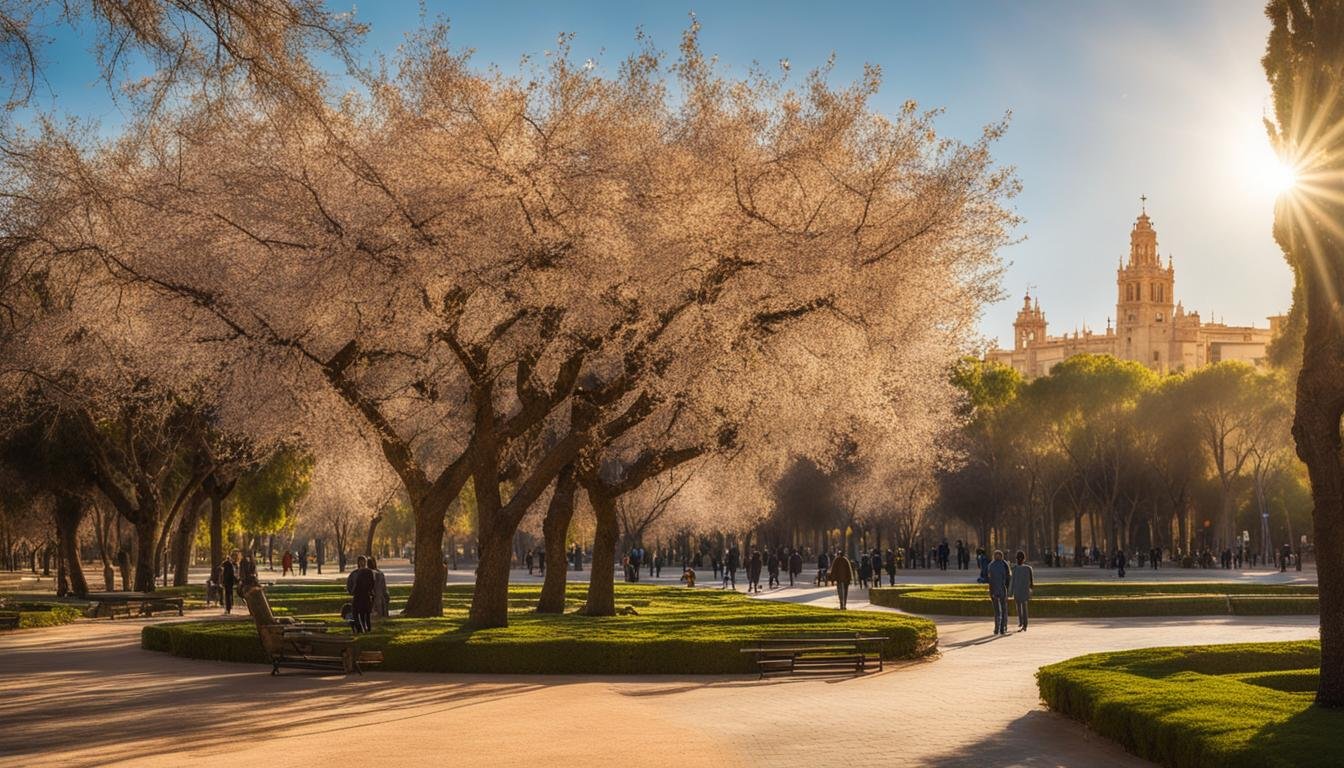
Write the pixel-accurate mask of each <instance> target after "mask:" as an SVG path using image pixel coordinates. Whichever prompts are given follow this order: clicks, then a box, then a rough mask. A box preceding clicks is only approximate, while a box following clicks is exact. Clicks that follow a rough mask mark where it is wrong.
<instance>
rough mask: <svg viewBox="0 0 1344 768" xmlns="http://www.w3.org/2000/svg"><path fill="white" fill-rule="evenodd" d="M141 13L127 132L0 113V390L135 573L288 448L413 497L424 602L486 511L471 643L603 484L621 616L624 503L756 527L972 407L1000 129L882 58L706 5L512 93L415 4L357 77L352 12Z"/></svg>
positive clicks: (334, 477) (532, 78)
mask: <svg viewBox="0 0 1344 768" xmlns="http://www.w3.org/2000/svg"><path fill="white" fill-rule="evenodd" d="M67 5H68V4H67ZM116 5H118V4H115V3H111V4H104V3H99V4H94V5H93V10H92V11H91V13H94V14H95V15H99V16H98V17H99V18H104V17H103V16H101V15H100V14H104V13H107V10H108V8H109V7H111V6H116ZM135 5H136V9H138V11H137V12H136V13H131V14H129V17H128V19H129V20H128V19H122V18H120V17H119V16H117V15H116V14H108V16H107V17H106V18H107V23H108V24H110V25H111V26H110V28H111V29H112V30H113V31H114V32H120V33H122V34H123V35H124V36H125V38H126V39H128V40H131V41H139V44H141V45H142V46H147V47H146V48H145V50H147V51H150V52H151V53H152V54H154V55H152V56H151V58H154V56H157V55H162V56H167V57H170V61H169V62H168V63H171V64H174V65H180V66H173V67H166V68H165V69H164V70H163V71H162V72H161V75H160V77H159V78H150V80H149V81H146V82H147V83H150V85H149V86H147V87H142V88H140V89H138V90H136V91H133V92H132V94H131V96H129V97H128V99H129V102H128V108H127V110H126V112H127V114H128V115H129V119H128V121H127V123H126V124H125V125H123V126H120V130H118V131H116V132H115V133H114V134H113V135H112V137H111V138H105V136H107V134H106V133H103V134H101V135H100V134H98V133H94V132H89V131H84V130H81V129H80V128H79V127H78V126H75V127H71V125H70V124H68V123H66V122H60V121H45V122H43V123H41V124H40V125H39V126H38V127H39V130H37V131H20V130H17V129H15V130H9V131H7V133H6V136H5V140H6V143H7V146H6V152H5V153H4V154H3V156H2V160H0V162H3V164H4V173H5V174H6V177H7V178H6V182H7V184H6V186H7V188H8V189H10V190H12V192H11V194H10V195H9V196H8V197H7V198H6V201H5V204H4V206H3V208H2V209H0V213H3V216H4V221H3V237H4V248H3V251H2V252H3V254H4V260H5V261H4V268H3V271H2V273H3V274H4V275H5V279H4V281H3V282H0V290H3V298H4V302H5V306H6V307H7V308H9V311H8V312H7V313H6V314H5V315H4V316H3V322H4V326H3V335H2V336H0V344H3V345H4V351H3V354H2V355H0V360H3V361H4V363H3V370H2V371H0V382H3V387H4V397H5V399H6V400H7V401H8V402H12V403H13V404H14V406H13V410H14V413H15V415H14V417H13V418H11V419H10V420H9V424H10V425H12V431H15V432H16V433H17V432H18V431H21V430H22V429H23V428H24V427H25V426H26V425H32V429H33V430H35V434H36V435H37V436H38V437H39V438H41V439H44V440H47V443H46V444H48V445H51V446H57V447H60V446H67V445H73V446H75V449H76V451H77V452H78V453H79V454H80V456H79V457H78V462H77V463H78V464H79V465H80V466H85V467H90V468H91V469H90V471H88V472H87V473H86V474H85V475H83V476H82V477H84V478H86V479H87V483H88V484H89V487H91V488H93V489H95V490H96V492H97V493H98V494H101V495H102V497H104V498H105V499H106V501H107V502H108V503H109V504H110V505H111V506H112V507H113V508H115V509H116V510H117V513H118V514H119V515H120V516H121V517H122V518H124V519H125V520H126V521H127V523H128V524H129V526H130V527H131V528H133V529H134V534H135V538H136V540H137V542H138V546H137V555H136V561H137V562H136V568H135V571H136V576H135V584H136V587H137V588H140V589H150V588H152V581H153V579H152V574H153V569H154V562H155V557H156V556H158V554H159V553H160V552H161V551H162V547H163V541H164V539H165V538H166V537H167V536H168V535H169V531H170V529H171V528H172V527H173V525H174V523H175V521H178V520H180V519H181V518H182V517H183V516H184V515H186V514H189V511H190V510H193V509H196V508H197V507H196V506H195V505H194V503H193V497H195V496H197V495H198V494H209V493H224V492H226V491H225V489H227V488H228V486H229V484H230V483H234V482H236V481H237V479H238V478H239V477H241V476H242V474H243V473H244V472H246V471H249V468H252V467H255V466H260V465H262V464H264V463H265V462H267V461H269V460H270V458H271V457H273V456H276V455H280V454H284V453H286V452H294V453H297V454H300V455H302V456H304V457H305V460H311V462H312V465H313V466H312V472H311V484H312V490H311V491H310V493H311V494H312V495H313V496H314V498H315V499H318V500H327V501H330V502H331V503H333V504H335V503H345V504H349V505H352V506H353V507H354V508H356V509H364V510H374V509H377V508H378V506H379V504H378V501H379V499H381V498H384V497H385V494H386V493H387V489H388V488H390V487H394V486H395V487H396V488H397V494H398V495H399V496H400V497H401V499H402V500H403V501H404V503H405V504H406V506H407V507H408V508H409V509H410V511H411V514H412V516H413V518H414V551H415V581H414V585H413V587H412V590H411V594H410V597H409V600H408V602H407V605H406V614H407V615H410V616H435V615H439V614H440V613H441V611H442V605H443V600H442V590H443V585H444V557H443V542H444V539H445V532H446V521H447V519H448V517H449V515H450V513H452V512H453V510H454V509H462V508H463V507H464V506H466V505H464V504H463V500H464V499H467V498H469V499H470V504H469V507H470V508H471V509H472V510H474V533H475V542H474V544H475V550H476V555H477V558H478V562H477V579H476V586H475V594H474V597H473V601H472V605H471V609H470V620H471V621H472V622H473V623H474V624H475V625H477V626H500V625H504V624H505V623H507V608H508V598H507V588H508V574H509V567H510V565H511V562H512V560H513V542H514V539H515V534H516V533H517V531H518V530H519V528H520V526H521V525H522V524H523V521H524V519H525V518H526V517H527V516H528V515H529V514H532V515H538V516H541V518H542V521H543V522H542V529H543V533H544V539H545V542H546V546H547V548H548V553H547V554H548V556H547V561H548V563H563V562H565V558H564V557H563V553H562V549H563V547H564V546H565V543H566V532H567V531H568V530H569V528H570V525H571V522H572V518H573V515H574V513H575V509H576V503H577V501H578V500H579V499H580V498H584V499H586V503H587V505H588V506H589V507H590V508H591V509H592V511H593V514H594V544H593V572H594V573H595V574H597V575H598V578H594V579H593V580H592V581H591V584H590V588H589V589H590V592H589V596H588V600H587V609H588V611H589V612H590V613H594V614H599V615H604V614H609V613H611V612H613V611H614V607H615V606H614V597H613V585H612V575H613V574H614V571H615V552H616V548H617V545H618V540H619V537H620V526H621V516H622V510H623V509H625V510H626V511H627V512H629V511H630V509H631V507H630V506H629V505H628V504H627V500H628V499H630V498H632V496H631V494H641V493H652V494H655V495H656V494H657V493H658V492H657V491H656V490H650V489H655V488H657V487H659V486H660V485H661V484H664V483H666V482H667V480H668V478H669V477H671V475H669V473H672V472H676V471H681V472H686V473H688V474H690V476H691V478H692V479H691V480H690V481H688V482H691V483H693V484H694V485H695V489H694V490H691V489H690V488H689V487H688V488H686V489H685V490H683V491H681V492H679V493H678V494H676V496H677V497H679V498H682V497H684V498H686V499H691V500H698V501H699V502H700V504H699V508H700V509H702V510H703V511H702V512H699V513H698V514H702V515H706V516H709V517H710V518H716V519H718V520H719V521H735V520H737V519H739V518H741V517H744V516H745V517H746V518H751V517H753V516H756V517H758V516H760V515H761V514H763V512H762V510H765V509H767V508H768V505H767V504H766V501H767V500H768V495H769V489H770V487H771V485H772V483H773V482H774V481H775V480H776V479H777V478H778V477H779V476H780V475H781V474H782V473H783V471H784V470H785V468H787V466H789V464H790V463H791V462H792V461H793V460H794V459H795V458H796V457H799V456H802V457H810V458H813V459H814V460H816V461H818V462H823V463H829V462H833V461H834V460H835V457H836V456H837V455H845V456H847V457H848V459H847V460H849V461H852V462H865V463H867V464H868V465H869V466H875V467H876V466H895V465H898V464H904V463H906V462H914V463H915V464H919V465H923V466H930V465H931V464H930V463H929V462H928V461H926V460H924V459H922V458H919V457H925V456H931V455H934V454H936V453H938V452H940V451H941V450H942V446H943V444H944V443H945V442H946V439H947V435H948V434H949V431H950V429H951V428H954V427H955V423H956V419H955V414H954V408H955V405H956V402H957V399H958V394H957V392H956V390H955V387H954V386H953V385H952V384H951V383H950V382H949V381H948V380H947V377H946V375H945V372H946V370H947V368H948V366H949V365H951V364H952V363H953V362H954V361H955V360H956V359H957V356H958V355H959V354H960V352H961V351H962V350H964V349H965V348H966V347H967V345H968V343H969V341H970V337H971V334H972V333H973V330H974V324H975V321H976V318H977V316H978V313H979V310H980V308H981V307H982V306H983V305H984V303H985V302H986V301H988V300H992V299H994V298H997V296H998V276H999V270H1000V262H999V261H998V258H997V250H998V249H999V247H1000V246H1002V245H1003V244H1005V243H1006V242H1007V241H1008V240H1009V238H1010V237H1011V229H1012V227H1013V225H1014V224H1015V223H1016V219H1015V217H1014V216H1013V215H1012V213H1011V212H1010V211H1009V210H1008V209H1007V208H1006V207H1005V206H1006V202H1007V200H1008V198H1010V197H1011V196H1012V195H1013V194H1014V192H1015V191H1016V182H1015V180H1014V179H1013V177H1012V175H1011V172H1010V171H1008V170H1006V169H1002V168H998V167H996V166H995V165H994V163H993V161H992V158H991V156H990V145H991V144H992V142H993V141H994V140H995V139H996V138H997V137H998V136H999V134H1000V133H1001V131H1002V130H1003V126H1002V125H994V126H990V127H988V128H987V129H986V130H985V132H984V135H983V136H981V137H979V138H978V139H976V140H975V141H974V142H972V143H969V144H963V143H959V142H956V141H952V140H949V139H945V138H942V137H940V136H939V135H938V134H937V132H936V130H935V126H934V118H935V116H936V115H935V113H932V112H925V111H921V110H920V109H919V108H918V107H917V106H916V105H915V104H913V103H909V104H906V105H905V106H904V107H903V108H902V109H901V110H900V111H899V112H898V113H897V114H894V115H881V114H877V113H876V112H874V110H873V109H872V107H871V105H870V100H871V99H872V97H873V95H874V94H875V93H876V91H877V88H878V83H879V73H878V72H877V71H876V70H871V69H870V70H867V71H866V72H865V74H864V77H863V78H862V79H861V80H860V81H859V82H856V83H853V84H851V85H846V86H842V87H835V86H833V85H831V84H830V83H829V82H828V80H829V72H828V71H827V70H825V69H823V70H821V71H818V72H814V73H812V74H811V75H809V76H807V77H806V78H805V79H804V80H803V81H802V82H801V83H800V84H798V85H793V84H791V81H790V75H789V73H788V72H787V68H785V70H784V71H782V72H780V73H769V72H764V71H756V70H753V71H751V72H748V73H745V74H743V75H740V76H730V75H728V74H727V73H725V72H724V70H723V68H722V67H721V66H720V65H719V64H717V63H716V62H715V60H714V59H713V58H711V57H708V56H706V55H705V54H704V53H703V52H702V51H701V49H700V46H699V42H698V26H697V25H696V24H695V23H694V22H693V23H692V25H691V27H690V28H689V29H688V30H687V32H686V34H685V37H684V39H683V41H682V45H681V47H680V50H679V52H678V53H677V55H676V56H675V57H668V56H666V55H665V54H664V53H663V52H661V51H658V50H656V49H654V48H653V47H652V46H651V45H650V44H649V42H648V41H647V40H644V39H640V40H639V41H638V45H637V50H636V52H635V53H634V54H633V55H631V56H630V57H628V58H626V59H625V60H623V61H620V62H616V63H614V64H613V65H612V66H610V67H609V68H608V67H606V66H603V65H601V64H600V63H598V62H593V61H591V60H589V61H586V62H584V61H579V60H578V57H577V56H575V55H574V54H573V52H572V51H571V49H570V41H569V39H568V38H561V40H560V41H559V45H558V47H557V49H556V50H555V51H552V52H550V53H548V54H547V56H546V57H544V58H543V59H537V60H526V61H524V62H523V64H522V65H521V66H520V69H519V74H518V75H507V74H503V73H502V72H500V71H498V70H493V69H480V68H476V67H474V66H473V65H472V62H471V61H470V59H469V57H468V55H466V54H464V53H461V52H459V51H457V50H454V49H453V48H451V47H450V46H448V45H447V43H446V27H444V26H442V25H436V24H429V25H426V27H425V28H424V29H422V30H420V31H419V32H417V33H416V34H413V35H412V36H411V37H410V39H409V40H408V42H407V44H406V45H404V46H402V48H401V49H400V51H399V53H398V56H397V57H396V58H395V59H394V60H391V61H378V62H372V64H373V65H372V66H364V64H365V62H360V61H357V60H355V58H354V57H353V56H346V58H345V59H344V61H346V62H347V63H348V64H349V71H348V72H346V73H344V75H343V77H342V79H341V80H340V83H341V87H342V88H346V87H347V86H349V85H351V84H353V87H352V88H349V89H347V90H342V91H339V92H338V91H337V88H336V86H335V85H334V83H333V81H332V80H331V79H330V77H329V75H328V74H327V73H324V72H322V71H320V70H319V69H318V68H317V67H315V66H313V65H312V59H311V57H310V53H311V51H312V48H311V45H310V43H311V44H316V43H313V42H312V38H314V37H316V38H318V39H319V40H320V42H321V43H322V44H324V45H329V46H331V45H334V46H336V48H338V49H339V50H341V51H343V52H345V53H348V52H349V50H350V49H349V48H348V46H342V45H341V43H342V41H343V40H345V39H347V38H348V36H349V35H351V34H357V32H358V30H357V29H351V28H350V27H349V26H348V25H344V26H343V25H341V24H338V23H336V22H337V21H338V20H333V19H332V18H329V17H325V16H323V15H321V13H320V12H319V11H320V5H318V4H316V3H309V2H300V1H299V0H293V1H292V2H288V3H286V2H277V3H269V4H263V5H262V6H257V7H256V8H255V9H253V8H252V7H251V6H248V7H246V8H244V9H242V10H239V9H238V8H236V7H235V6H234V5H233V4H227V3H214V2H210V1H209V0H201V1H200V2H198V3H193V2H186V3H183V2H174V3H163V4H159V3H151V4H149V6H150V7H151V8H152V9H153V12H152V13H151V12H149V11H145V8H144V4H142V3H138V4H135ZM249 9H252V10H249ZM257 9H260V10H257ZM139 11H145V12H143V13H141V12H139ZM254 11H255V12H256V13H257V14H260V15H261V16H263V17H264V18H263V19H254V18H252V17H250V16H248V14H249V13H253V12H254ZM210 19H214V20H215V21H213V22H212V21H209V20H210ZM220 19H223V20H224V21H222V22H221V21H219V20H220ZM147 20H148V22H149V23H151V24H152V28H151V29H149V30H147V31H146V30H143V29H140V28H139V27H136V26H131V27H129V28H128V27H126V26H125V25H126V24H134V23H136V22H145V21H147ZM184 30H185V32H184ZM315 30H316V32H315ZM151 33H159V34H161V35H163V36H164V37H155V34H151ZM179 33H181V34H188V35H194V37H190V38H189V39H188V40H186V41H185V43H184V44H183V46H182V47H181V48H175V47H174V45H173V44H176V43H178V42H182V41H179V40H178V39H177V37H176V35H178V34H179ZM238 35H241V36H242V37H241V38H236V37H235V36H238ZM165 40H166V41H167V42H168V43H170V44H169V45H161V43H163V42H164V41H165ZM212 40H214V41H217V42H218V43H219V45H218V47H217V50H218V52H219V54H220V55H218V56H211V55H209V54H208V53H206V52H207V51H208V50H210V45H209V44H208V43H209V42H210V41H212ZM175 50H184V51H188V52H189V53H192V52H195V53H199V54H200V55H199V57H193V56H191V55H188V56H187V60H185V61H182V60H180V59H178V58H172V52H173V51H175ZM221 61H222V62H223V63H220V62H221ZM67 436H68V439H67ZM30 455H31V454H30ZM48 466H55V465H54V464H49V465H48ZM692 470H694V471H692ZM20 474H22V475H23V476H24V477H25V478H27V479H40V478H41V474H40V473H38V472H37V471H36V470H35V469H32V468H21V469H20ZM64 476H66V475H65V474H63V473H52V477H53V482H51V483H45V484H43V485H41V488H40V490H41V492H42V493H44V494H47V495H51V496H58V495H59V493H60V491H61V488H60V483H59V482H57V481H56V478H58V477H64ZM81 482H82V481H81ZM212 489H213V490H212ZM83 497H84V498H87V494H85V495H84V496H83ZM57 506H59V505H55V504H53V509H55V508H56V507H57ZM317 506H318V507H319V508H321V507H322V504H321V503H319V504H318V505H317ZM75 514H77V513H76V512H75V511H73V505H72V511H71V516H72V517H73V516H74V515H75ZM717 526H718V527H720V528H728V527H738V526H737V525H736V523H732V524H731V525H730V524H728V523H724V522H720V523H718V524H717ZM705 527H710V526H709V525H706V526H705ZM69 538H70V537H68V536H67V537H66V538H65V539H63V540H68V539H69ZM63 551H64V552H65V555H64V556H65V558H66V559H67V560H70V559H73V555H72V553H71V552H70V551H69V547H68V545H67V546H65V547H64V548H63ZM214 555H215V553H212V559H214ZM71 567H73V566H71ZM564 578H565V574H564V571H563V569H560V568H548V569H547V583H546V585H545V589H544V593H543V599H542V605H541V608H542V609H543V610H559V609H560V608H561V607H562V605H563V595H564V592H563V587H564Z"/></svg>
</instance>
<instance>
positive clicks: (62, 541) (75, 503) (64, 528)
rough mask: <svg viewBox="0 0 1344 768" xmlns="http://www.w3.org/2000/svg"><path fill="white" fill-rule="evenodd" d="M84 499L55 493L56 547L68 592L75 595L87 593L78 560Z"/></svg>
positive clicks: (87, 588) (82, 571) (86, 584)
mask: <svg viewBox="0 0 1344 768" xmlns="http://www.w3.org/2000/svg"><path fill="white" fill-rule="evenodd" d="M84 511H85V506H84V500H83V499H82V498H80V497H79V496H77V495H75V494H70V493H58V494H57V495H56V504H55V510H54V513H55V518H56V548H57V554H58V556H59V557H60V560H61V562H62V563H64V573H65V578H66V581H67V583H68V584H69V589H70V592H71V593H73V594H74V595H75V596H76V597H84V596H86V595H88V594H89V584H88V582H87V581H85V579H84V568H83V566H82V565H80V562H79V524H80V523H81V522H83V520H84Z"/></svg>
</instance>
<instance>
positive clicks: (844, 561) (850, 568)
mask: <svg viewBox="0 0 1344 768" xmlns="http://www.w3.org/2000/svg"><path fill="white" fill-rule="evenodd" d="M827 579H828V580H830V581H834V582H835V589H836V591H837V592H839V593H840V610H842V611H843V610H845V607H846V606H848V605H849V582H851V581H853V580H854V564H853V563H851V562H850V561H849V558H848V557H845V553H844V552H838V553H836V555H835V559H834V560H832V561H831V570H830V573H828V574H827Z"/></svg>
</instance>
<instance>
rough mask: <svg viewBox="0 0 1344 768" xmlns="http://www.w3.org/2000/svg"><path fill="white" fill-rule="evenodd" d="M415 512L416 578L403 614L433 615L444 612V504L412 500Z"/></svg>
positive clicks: (410, 615)
mask: <svg viewBox="0 0 1344 768" xmlns="http://www.w3.org/2000/svg"><path fill="white" fill-rule="evenodd" d="M411 508H412V511H413V512H414V513H415V580H414V581H413V582H412V583H411V594H410V597H408V598H406V609H405V610H403V611H402V612H401V615H402V616H407V617H418V618H426V617H429V618H435V617H439V616H442V615H443V584H444V579H445V578H447V574H446V573H445V572H444V568H443V518H444V515H445V514H446V513H447V512H448V508H447V505H440V504H437V503H428V502H424V501H420V502H413V503H412V505H411Z"/></svg>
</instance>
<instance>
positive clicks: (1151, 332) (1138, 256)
mask: <svg viewBox="0 0 1344 768" xmlns="http://www.w3.org/2000/svg"><path fill="white" fill-rule="evenodd" d="M1140 200H1142V201H1143V202H1144V204H1145V205H1144V207H1143V210H1142V211H1141V212H1140V213H1139V218H1138V219H1137V220H1135V222H1134V228H1133V229H1132V230H1130V233H1129V261H1128V262H1127V263H1123V264H1121V265H1120V268H1119V269H1117V270H1116V276H1115V285H1116V301H1115V317H1116V336H1117V343H1116V354H1117V356H1118V357H1120V358H1123V359H1125V360H1134V361H1137V362H1140V363H1143V364H1144V365H1147V366H1148V367H1150V368H1152V369H1154V370H1157V371H1167V370H1170V369H1171V368H1172V367H1173V364H1175V365H1179V364H1180V361H1179V360H1177V361H1173V360H1172V359H1171V357H1172V352H1171V350H1172V344H1171V342H1172V332H1171V320H1172V308H1173V304H1174V301H1173V298H1172V295H1173V289H1174V287H1175V283H1176V277H1175V270H1174V269H1173V268H1172V264H1171V259H1170V257H1168V259H1167V265H1166V266H1165V267H1164V266H1162V261H1161V259H1160V258H1158V255H1157V230H1155V229H1153V222H1152V220H1151V219H1150V218H1148V210H1147V205H1146V204H1147V198H1146V197H1144V198H1140Z"/></svg>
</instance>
